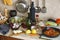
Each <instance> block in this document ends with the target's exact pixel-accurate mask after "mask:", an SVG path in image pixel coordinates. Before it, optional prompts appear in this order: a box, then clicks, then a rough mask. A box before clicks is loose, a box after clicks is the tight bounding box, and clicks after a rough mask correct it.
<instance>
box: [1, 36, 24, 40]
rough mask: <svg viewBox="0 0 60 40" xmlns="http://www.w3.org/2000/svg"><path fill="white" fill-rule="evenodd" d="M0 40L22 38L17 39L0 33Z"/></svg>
mask: <svg viewBox="0 0 60 40" xmlns="http://www.w3.org/2000/svg"><path fill="white" fill-rule="evenodd" d="M0 40H23V39H17V38H12V37H7V36H2V35H0Z"/></svg>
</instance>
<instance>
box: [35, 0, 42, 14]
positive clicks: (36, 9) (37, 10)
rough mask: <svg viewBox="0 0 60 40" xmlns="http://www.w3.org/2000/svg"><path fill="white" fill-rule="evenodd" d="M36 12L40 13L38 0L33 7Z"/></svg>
mask: <svg viewBox="0 0 60 40" xmlns="http://www.w3.org/2000/svg"><path fill="white" fill-rule="evenodd" d="M35 11H36V13H40V11H41V8H40V7H39V0H36V8H35Z"/></svg>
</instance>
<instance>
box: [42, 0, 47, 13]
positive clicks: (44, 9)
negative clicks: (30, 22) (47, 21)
mask: <svg viewBox="0 0 60 40" xmlns="http://www.w3.org/2000/svg"><path fill="white" fill-rule="evenodd" d="M42 5H43V6H42V9H41V12H42V13H46V11H47V8H46V7H45V0H42Z"/></svg>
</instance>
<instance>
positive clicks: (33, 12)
mask: <svg viewBox="0 0 60 40" xmlns="http://www.w3.org/2000/svg"><path fill="white" fill-rule="evenodd" d="M30 20H31V23H33V22H35V7H34V2H32V3H31V8H30Z"/></svg>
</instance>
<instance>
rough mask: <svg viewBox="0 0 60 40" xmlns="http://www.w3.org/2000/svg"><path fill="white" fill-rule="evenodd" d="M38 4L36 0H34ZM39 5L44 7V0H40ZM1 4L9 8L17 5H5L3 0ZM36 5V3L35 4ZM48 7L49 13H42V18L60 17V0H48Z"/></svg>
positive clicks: (0, 1)
mask: <svg viewBox="0 0 60 40" xmlns="http://www.w3.org/2000/svg"><path fill="white" fill-rule="evenodd" d="M15 1H17V0H13V2H15ZM26 1H27V2H29V0H26ZM33 1H34V2H35V4H36V0H33ZM39 5H40V7H42V0H39ZM0 6H2V7H7V8H8V9H9V8H10V9H15V8H14V7H15V6H13V7H12V6H5V5H4V4H3V3H2V0H0ZM35 6H36V5H35ZM46 8H47V13H40V19H43V18H45V19H46V18H49V17H52V18H60V0H46Z"/></svg>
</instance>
